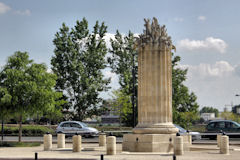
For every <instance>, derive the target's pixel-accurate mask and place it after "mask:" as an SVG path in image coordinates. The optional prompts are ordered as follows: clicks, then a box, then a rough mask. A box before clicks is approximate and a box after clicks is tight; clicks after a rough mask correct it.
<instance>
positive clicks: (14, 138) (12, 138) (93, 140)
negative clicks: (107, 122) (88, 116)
mask: <svg viewBox="0 0 240 160" xmlns="http://www.w3.org/2000/svg"><path fill="white" fill-rule="evenodd" d="M1 140H2V139H0V141H1ZM3 140H4V141H18V137H17V136H4V139H3ZM22 141H23V142H43V137H22ZM52 141H53V143H57V136H53V138H52ZM65 141H66V143H71V142H72V138H71V137H68V138H66V139H65ZM82 142H83V143H97V142H98V137H94V138H84V137H83V138H82ZM117 142H118V143H121V142H122V138H121V137H117Z"/></svg>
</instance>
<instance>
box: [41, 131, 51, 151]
mask: <svg viewBox="0 0 240 160" xmlns="http://www.w3.org/2000/svg"><path fill="white" fill-rule="evenodd" d="M43 139H44V140H43V146H44V151H50V150H52V135H51V134H44V137H43Z"/></svg>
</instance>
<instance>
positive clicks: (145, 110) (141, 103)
mask: <svg viewBox="0 0 240 160" xmlns="http://www.w3.org/2000/svg"><path fill="white" fill-rule="evenodd" d="M160 30H161V31H162V33H159V35H161V36H160V37H156V39H151V38H150V39H149V40H146V39H147V38H149V37H154V35H155V34H158V33H157V32H158V30H157V31H156V33H152V34H153V36H147V35H146V37H144V36H145V35H143V36H142V37H140V40H139V44H138V125H137V126H136V128H134V130H133V132H134V133H137V134H138V133H139V134H173V133H176V132H177V131H178V129H177V128H176V127H175V126H173V124H172V61H171V56H172V53H171V50H172V48H173V47H172V45H171V42H170V39H169V37H168V36H167V35H166V33H165V32H163V30H164V28H161V29H160ZM146 32H147V31H146ZM152 32H153V31H152ZM162 39H166V40H167V39H169V42H167V41H166V40H162ZM145 41H147V42H148V43H147V42H145Z"/></svg>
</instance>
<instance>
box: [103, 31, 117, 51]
mask: <svg viewBox="0 0 240 160" xmlns="http://www.w3.org/2000/svg"><path fill="white" fill-rule="evenodd" d="M110 39H115V36H114V34H112V33H106V34H105V36H104V40H105V41H106V45H107V48H111V42H110Z"/></svg>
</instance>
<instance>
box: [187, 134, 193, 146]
mask: <svg viewBox="0 0 240 160" xmlns="http://www.w3.org/2000/svg"><path fill="white" fill-rule="evenodd" d="M187 137H188V143H189V145H192V135H191V134H189V133H188V134H187Z"/></svg>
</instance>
